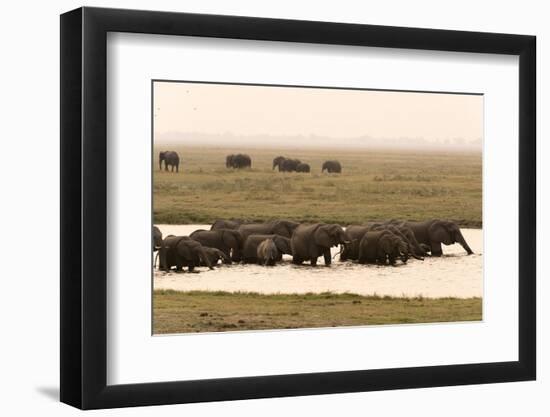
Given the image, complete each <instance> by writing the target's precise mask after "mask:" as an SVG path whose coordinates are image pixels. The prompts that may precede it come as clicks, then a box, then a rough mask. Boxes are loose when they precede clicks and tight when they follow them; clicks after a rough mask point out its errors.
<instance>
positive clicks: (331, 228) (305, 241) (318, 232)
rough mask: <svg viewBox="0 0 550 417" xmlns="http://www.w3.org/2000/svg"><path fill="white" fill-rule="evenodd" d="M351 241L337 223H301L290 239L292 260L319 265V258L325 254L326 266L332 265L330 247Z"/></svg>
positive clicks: (296, 262)
mask: <svg viewBox="0 0 550 417" xmlns="http://www.w3.org/2000/svg"><path fill="white" fill-rule="evenodd" d="M348 243H349V238H348V236H347V234H346V232H345V231H344V229H342V227H340V225H337V224H324V223H317V224H301V225H300V226H298V227H297V228H296V230H294V233H293V234H292V237H291V239H290V247H291V249H292V262H293V263H295V264H298V265H299V264H301V263H302V262H307V261H309V262H311V266H315V265H317V258H318V257H319V256H323V257H324V259H325V266H330V264H331V261H332V256H331V253H330V248H331V247H333V246H338V245H341V244H343V245H345V244H348Z"/></svg>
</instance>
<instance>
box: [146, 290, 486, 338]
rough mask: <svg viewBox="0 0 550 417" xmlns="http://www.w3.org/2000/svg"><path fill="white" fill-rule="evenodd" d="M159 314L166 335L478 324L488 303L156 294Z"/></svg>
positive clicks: (158, 329) (158, 328) (156, 327)
mask: <svg viewBox="0 0 550 417" xmlns="http://www.w3.org/2000/svg"><path fill="white" fill-rule="evenodd" d="M153 309H154V314H153V317H154V320H153V333H155V334H166V333H192V332H220V331H235V330H265V329H294V328H313V327H337V326H365V325H375V324H403V323H435V322H452V321H478V320H481V310H482V300H481V298H466V299H459V298H433V299H432V298H393V297H377V296H370V297H365V296H360V295H355V294H332V293H322V294H304V295H299V294H280V295H261V294H257V293H228V292H221V291H220V292H202V291H192V292H176V291H171V290H156V291H155V292H154V294H153Z"/></svg>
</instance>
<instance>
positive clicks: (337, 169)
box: [321, 160, 342, 174]
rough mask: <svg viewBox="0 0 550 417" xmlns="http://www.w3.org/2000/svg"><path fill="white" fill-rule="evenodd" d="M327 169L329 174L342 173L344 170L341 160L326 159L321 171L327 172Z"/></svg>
mask: <svg viewBox="0 0 550 417" xmlns="http://www.w3.org/2000/svg"><path fill="white" fill-rule="evenodd" d="M325 170H326V171H327V172H328V173H329V174H340V173H341V172H342V165H341V164H340V162H338V161H335V160H331V161H325V162H324V163H323V167H322V168H321V172H325Z"/></svg>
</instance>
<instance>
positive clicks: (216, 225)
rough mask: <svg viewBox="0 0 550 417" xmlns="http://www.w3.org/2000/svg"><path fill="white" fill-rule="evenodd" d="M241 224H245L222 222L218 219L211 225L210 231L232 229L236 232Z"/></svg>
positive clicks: (236, 220) (232, 221) (230, 221)
mask: <svg viewBox="0 0 550 417" xmlns="http://www.w3.org/2000/svg"><path fill="white" fill-rule="evenodd" d="M241 224H245V221H244V220H238V219H233V220H224V219H218V220H216V221H215V222H214V223H212V226H210V230H220V229H233V230H236V229H238V228H239V226H240V225H241Z"/></svg>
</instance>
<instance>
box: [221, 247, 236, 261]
mask: <svg viewBox="0 0 550 417" xmlns="http://www.w3.org/2000/svg"><path fill="white" fill-rule="evenodd" d="M221 251H222V252H223V254H224V255H225V256H226V257H227V258H224V260H223V261H222V262H223V263H224V264H227V265H231V248H223V249H221ZM233 260H235V259H233Z"/></svg>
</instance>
